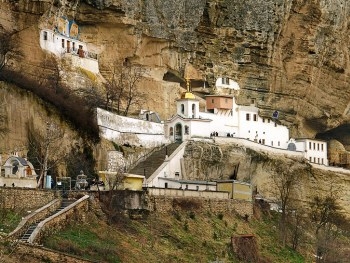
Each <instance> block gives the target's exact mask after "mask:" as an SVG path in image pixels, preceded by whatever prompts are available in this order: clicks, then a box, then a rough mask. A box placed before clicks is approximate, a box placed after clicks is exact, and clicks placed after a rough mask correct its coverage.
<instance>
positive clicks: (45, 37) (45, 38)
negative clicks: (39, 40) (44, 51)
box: [44, 31, 47, 40]
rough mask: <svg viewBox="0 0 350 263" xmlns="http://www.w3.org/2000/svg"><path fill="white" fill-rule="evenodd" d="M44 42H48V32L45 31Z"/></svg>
mask: <svg viewBox="0 0 350 263" xmlns="http://www.w3.org/2000/svg"><path fill="white" fill-rule="evenodd" d="M44 40H47V32H46V31H44Z"/></svg>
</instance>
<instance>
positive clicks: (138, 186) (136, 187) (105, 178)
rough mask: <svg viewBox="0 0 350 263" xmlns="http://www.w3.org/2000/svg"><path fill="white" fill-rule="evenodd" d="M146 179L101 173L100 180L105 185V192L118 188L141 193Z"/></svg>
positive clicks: (108, 172) (129, 175)
mask: <svg viewBox="0 0 350 263" xmlns="http://www.w3.org/2000/svg"><path fill="white" fill-rule="evenodd" d="M144 179H145V177H144V176H143V175H135V174H126V173H120V172H110V171H99V180H100V181H102V182H103V183H104V190H109V188H111V187H113V188H114V187H117V189H118V190H132V191H141V190H142V185H143V181H144Z"/></svg>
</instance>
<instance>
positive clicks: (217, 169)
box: [184, 142, 350, 217]
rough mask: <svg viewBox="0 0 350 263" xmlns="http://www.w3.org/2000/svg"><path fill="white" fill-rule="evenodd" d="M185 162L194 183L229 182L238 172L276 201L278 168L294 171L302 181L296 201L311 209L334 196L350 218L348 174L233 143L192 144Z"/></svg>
mask: <svg viewBox="0 0 350 263" xmlns="http://www.w3.org/2000/svg"><path fill="white" fill-rule="evenodd" d="M218 160H220V161H218ZM184 163H185V167H186V174H187V176H188V178H186V179H192V180H207V178H208V179H209V180H215V179H224V180H227V179H230V178H232V177H231V176H232V174H233V171H234V170H235V169H237V174H236V176H237V180H241V181H247V182H251V183H252V186H253V189H254V190H256V191H257V192H258V193H259V194H261V195H262V196H264V197H265V198H267V199H272V200H274V199H275V200H278V192H277V190H276V189H277V186H276V183H274V181H273V179H272V175H274V174H276V172H277V171H276V167H277V166H278V167H279V168H280V169H282V171H290V170H291V169H292V168H293V171H295V173H297V174H296V176H298V178H299V180H298V181H297V182H296V184H295V191H293V199H295V200H299V201H302V203H303V204H304V205H305V207H308V206H309V203H310V202H311V201H312V199H313V198H314V197H316V196H326V195H329V194H330V193H332V194H333V195H336V196H337V199H338V202H339V205H340V206H341V209H342V212H344V213H345V214H346V215H347V216H348V217H350V209H349V204H350V199H349V196H350V177H349V175H348V174H344V173H341V172H336V171H327V170H323V169H322V170H321V169H317V168H314V167H312V166H311V165H309V164H308V163H305V162H303V161H302V160H300V159H297V158H294V157H288V156H284V155H274V154H272V153H271V154H269V155H267V154H266V153H262V152H258V151H254V150H250V149H248V148H244V147H242V146H239V145H235V144H230V143H224V144H219V143H212V142H192V143H189V144H188V145H187V146H186V148H185V153H184ZM237 165H238V167H237Z"/></svg>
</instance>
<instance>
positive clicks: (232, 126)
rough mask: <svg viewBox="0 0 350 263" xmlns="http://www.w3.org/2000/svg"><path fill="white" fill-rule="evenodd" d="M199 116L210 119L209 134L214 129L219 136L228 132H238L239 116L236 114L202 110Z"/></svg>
mask: <svg viewBox="0 0 350 263" xmlns="http://www.w3.org/2000/svg"><path fill="white" fill-rule="evenodd" d="M199 116H201V117H202V118H203V119H210V120H212V121H211V122H210V126H209V127H208V128H207V129H209V130H210V132H209V134H210V133H211V132H213V131H215V132H218V135H219V136H226V135H227V133H230V134H233V133H234V134H235V135H236V136H237V134H238V118H237V115H236V116H235V115H234V116H222V115H216V114H214V113H207V112H200V114H199Z"/></svg>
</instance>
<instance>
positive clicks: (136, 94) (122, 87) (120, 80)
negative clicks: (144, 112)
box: [104, 63, 145, 116]
mask: <svg viewBox="0 0 350 263" xmlns="http://www.w3.org/2000/svg"><path fill="white" fill-rule="evenodd" d="M144 72H145V70H144V69H143V68H141V67H139V66H131V65H122V64H118V63H115V64H113V65H112V66H111V69H110V78H108V79H107V81H106V83H105V85H104V89H105V107H106V109H107V110H116V112H117V114H123V115H124V116H126V115H128V113H129V110H130V106H131V105H139V104H140V103H141V102H142V101H143V96H142V94H141V93H140V91H139V89H138V85H139V82H140V80H141V78H142V76H143V74H144Z"/></svg>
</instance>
